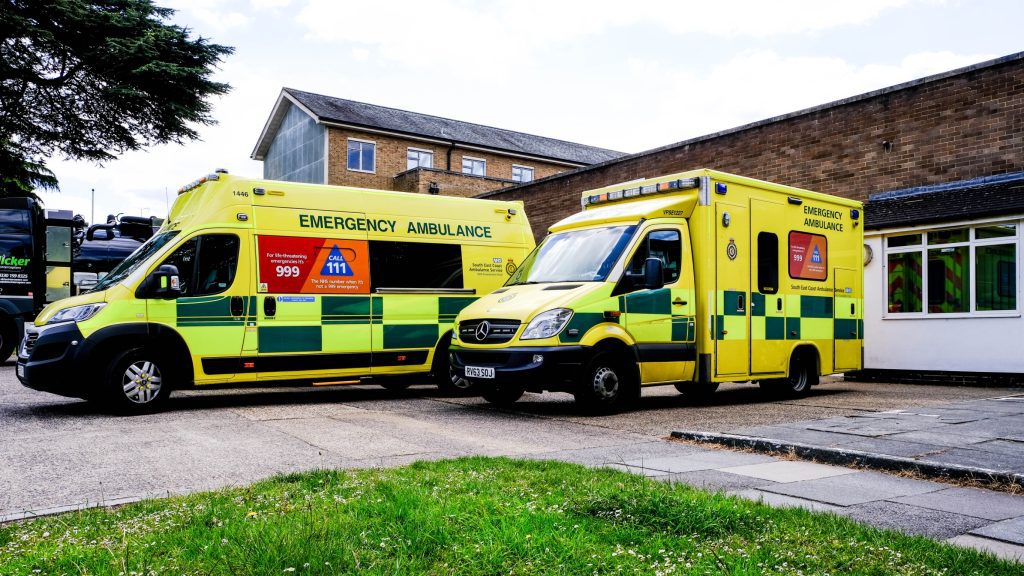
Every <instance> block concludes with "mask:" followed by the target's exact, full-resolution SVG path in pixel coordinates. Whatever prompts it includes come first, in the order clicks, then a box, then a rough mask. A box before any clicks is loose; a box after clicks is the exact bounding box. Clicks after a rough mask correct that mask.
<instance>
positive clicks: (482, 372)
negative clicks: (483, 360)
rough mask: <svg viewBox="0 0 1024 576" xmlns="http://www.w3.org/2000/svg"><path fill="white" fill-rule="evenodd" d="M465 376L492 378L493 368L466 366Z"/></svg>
mask: <svg viewBox="0 0 1024 576" xmlns="http://www.w3.org/2000/svg"><path fill="white" fill-rule="evenodd" d="M466 378H492V379H493V378H494V368H487V367H484V366H466Z"/></svg>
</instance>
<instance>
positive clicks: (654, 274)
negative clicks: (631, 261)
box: [644, 258, 665, 290]
mask: <svg viewBox="0 0 1024 576" xmlns="http://www.w3.org/2000/svg"><path fill="white" fill-rule="evenodd" d="M664 273H665V264H664V263H663V262H662V261H661V259H660V258H648V259H647V260H646V261H645V262H644V288H647V289H648V290H657V289H658V288H661V287H662V286H664V285H665V276H664Z"/></svg>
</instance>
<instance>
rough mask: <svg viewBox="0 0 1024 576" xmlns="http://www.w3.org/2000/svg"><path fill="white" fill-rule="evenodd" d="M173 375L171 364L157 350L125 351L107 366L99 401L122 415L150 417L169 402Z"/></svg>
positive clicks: (139, 349)
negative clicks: (145, 415)
mask: <svg viewBox="0 0 1024 576" xmlns="http://www.w3.org/2000/svg"><path fill="white" fill-rule="evenodd" d="M171 375H172V370H171V369H170V366H169V362H168V361H167V360H166V359H165V358H164V357H163V356H162V355H160V354H158V353H157V352H155V351H153V350H149V349H146V348H134V349H131V350H128V351H126V352H121V353H120V354H118V355H116V356H115V357H114V359H113V360H111V361H110V364H108V365H107V370H106V373H105V375H104V378H103V381H102V383H101V390H100V395H99V398H98V399H99V400H101V401H102V402H103V403H104V404H105V405H106V406H107V407H108V408H110V409H111V410H113V411H114V412H117V413H119V414H130V415H131V414H150V413H152V412H156V411H158V410H160V409H162V408H163V406H164V404H165V403H166V402H167V397H168V396H170V394H171V384H172V378H171Z"/></svg>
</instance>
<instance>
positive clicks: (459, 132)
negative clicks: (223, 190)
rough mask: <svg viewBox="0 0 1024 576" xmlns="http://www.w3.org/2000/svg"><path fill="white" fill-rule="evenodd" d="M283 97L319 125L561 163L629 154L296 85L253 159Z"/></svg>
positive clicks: (259, 156)
mask: <svg viewBox="0 0 1024 576" xmlns="http://www.w3.org/2000/svg"><path fill="white" fill-rule="evenodd" d="M285 100H288V101H290V102H291V103H293V104H296V105H298V106H299V107H300V108H301V109H302V110H304V111H305V112H306V113H308V114H310V116H312V117H313V118H314V119H315V120H316V121H317V122H320V123H327V124H341V125H345V126H351V127H355V128H369V129H372V130H376V131H385V132H391V133H395V134H399V135H407V136H411V137H419V138H426V139H431V140H437V141H441V142H445V143H447V142H455V143H456V144H461V145H463V146H467V145H468V146H475V147H479V148H486V149H491V150H495V151H504V152H510V153H513V154H520V155H525V156H532V157H536V158H539V159H550V160H555V161H559V162H562V163H569V164H575V165H587V164H594V163H596V162H604V161H605V160H610V159H612V158H618V157H620V156H624V155H625V154H624V153H623V152H616V151H614V150H606V149H604V148H596V147H594V146H586V145H583V144H577V143H575V142H566V141H565V140H557V139H555V138H547V137H545V136H536V135H533V134H525V133H523V132H513V131H512V130H505V129H502V128H493V127H491V126H484V125H482V124H473V123H471V122H462V121H460V120H451V119H449V118H441V117H439V116H431V115H429V114H420V113H418V112H409V111H406V110H398V109H397V108H388V107H386V106H377V105H376V104H367V103H365V102H356V101H353V100H345V99H343V98H335V97H333V96H324V95H322V94H313V93H311V92H303V91H301V90H295V89H294V88H284V89H282V90H281V96H280V97H279V98H278V102H277V104H276V105H275V106H274V111H273V112H272V113H271V117H270V119H269V120H267V125H266V126H265V127H264V129H263V133H262V134H261V135H260V139H259V141H258V142H257V143H256V148H255V149H254V150H253V153H252V158H254V159H256V160H262V159H263V158H264V156H265V155H266V153H267V150H268V149H269V148H270V142H271V141H272V140H273V139H274V135H275V134H276V133H277V129H278V127H279V126H280V121H281V119H282V118H283V116H284V112H286V111H287V108H288V107H287V106H284V105H283V104H284V101H285Z"/></svg>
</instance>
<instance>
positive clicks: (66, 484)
mask: <svg viewBox="0 0 1024 576" xmlns="http://www.w3.org/2000/svg"><path fill="white" fill-rule="evenodd" d="M1001 392H1003V391H999V390H993V389H978V388H957V387H928V386H908V385H903V386H901V385H883V384H864V383H845V382H842V381H832V382H829V383H828V384H825V385H823V386H821V387H819V388H816V389H815V390H814V391H813V393H812V394H811V396H809V397H808V398H806V399H803V400H799V401H784V402H780V401H773V400H770V399H767V398H765V397H764V396H762V395H761V393H760V391H759V390H758V389H757V388H756V387H752V386H747V385H727V386H724V387H723V388H722V389H721V390H720V391H719V392H718V394H717V395H716V396H715V398H714V399H713V400H712V401H711V402H710V403H708V404H705V405H692V404H689V403H687V401H686V400H685V399H683V398H682V397H681V396H680V395H679V394H677V393H676V391H675V390H674V389H673V388H671V387H668V388H657V389H652V390H648V391H646V392H645V397H644V399H643V401H642V403H641V405H640V407H639V408H638V409H637V410H634V411H632V412H629V413H626V414H619V415H615V416H606V417H589V416H583V415H580V414H579V413H578V412H577V411H576V410H575V408H574V406H573V405H572V403H571V397H570V396H568V395H564V394H545V395H527V396H525V397H524V399H523V400H521V401H520V403H519V404H517V405H516V407H515V410H514V411H501V410H496V409H494V408H492V407H490V406H489V405H487V404H486V403H484V402H483V401H482V400H480V399H477V398H456V399H452V398H443V397H440V396H438V395H437V393H436V391H435V390H434V389H433V388H432V387H414V388H412V389H410V390H408V391H405V392H400V393H393V392H389V391H386V390H384V389H382V388H378V387H375V386H352V387H344V388H342V387H339V388H329V389H311V388H288V389H259V390H219V391H202V392H191V391H189V392H179V393H177V394H176V395H175V396H172V398H171V401H170V403H169V404H170V406H169V408H170V409H169V410H168V411H167V412H164V413H162V414H157V415H152V416H144V417H116V416H110V415H107V414H104V413H98V412H96V411H95V410H94V409H93V407H92V406H91V405H89V404H87V403H85V402H82V401H78V400H73V399H66V398H61V397H58V396H53V395H50V394H46V393H42V392H36V391H33V390H29V389H27V388H24V387H22V386H21V385H20V383H18V381H17V379H16V378H15V376H14V368H13V366H12V365H10V364H8V365H5V366H2V367H0V464H2V465H0V520H2V519H3V518H10V517H17V516H20V515H23V514H25V513H28V512H44V511H52V510H54V509H62V508H67V507H76V506H82V505H88V504H96V503H111V502H117V501H119V500H121V499H135V498H139V497H146V496H161V495H167V494H176V493H184V492H190V491H195V490H203V489H211V488H217V487H222V486H231V485H238V484H245V483H249V482H252V481H254V480H257V479H260V478H264V477H267V476H270V475H273V474H275V473H281V472H292V471H299V470H308V469H313V468H323V467H369V466H390V465H400V464H404V463H408V462H412V461H415V460H420V459H436V458H447V457H456V456H463V455H471V454H480V455H508V456H522V457H544V456H545V455H551V456H552V457H554V456H558V455H559V454H564V453H565V451H573V450H582V449H601V450H602V453H603V454H605V455H606V457H609V456H607V455H609V454H610V455H611V457H613V459H614V460H621V461H623V462H625V461H629V460H632V459H634V458H635V457H636V456H637V455H638V454H641V453H643V452H644V450H646V449H648V448H650V446H651V445H652V443H661V442H662V441H663V440H662V439H664V438H665V437H666V436H668V434H669V432H670V431H671V430H673V429H680V428H688V429H706V430H714V431H725V430H729V429H734V428H737V427H740V426H754V425H770V424H779V423H785V422H793V421H803V420H809V419H815V418H830V417H835V416H842V415H850V414H856V413H861V412H864V411H874V410H879V409H887V408H891V407H912V406H921V405H929V404H936V403H943V402H949V401H954V400H960V399H968V398H979V397H990V396H994V395H998V394H1000V393H1001Z"/></svg>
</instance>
